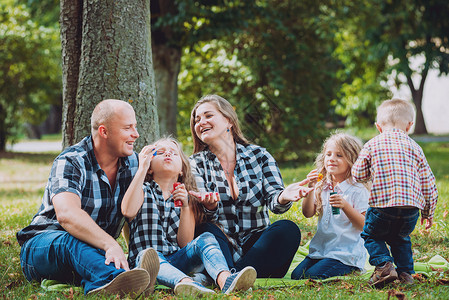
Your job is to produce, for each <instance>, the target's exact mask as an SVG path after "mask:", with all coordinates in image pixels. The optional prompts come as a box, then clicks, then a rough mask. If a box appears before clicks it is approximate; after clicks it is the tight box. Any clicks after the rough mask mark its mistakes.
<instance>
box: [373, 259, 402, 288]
mask: <svg viewBox="0 0 449 300" xmlns="http://www.w3.org/2000/svg"><path fill="white" fill-rule="evenodd" d="M396 279H398V273H397V272H396V269H395V268H394V266H393V264H392V263H391V262H387V263H385V264H384V265H383V266H382V267H376V268H375V269H374V272H373V275H371V278H370V279H369V281H368V284H369V285H371V286H374V287H375V288H382V287H384V286H385V285H386V284H388V283H390V282H392V281H395V280H396Z"/></svg>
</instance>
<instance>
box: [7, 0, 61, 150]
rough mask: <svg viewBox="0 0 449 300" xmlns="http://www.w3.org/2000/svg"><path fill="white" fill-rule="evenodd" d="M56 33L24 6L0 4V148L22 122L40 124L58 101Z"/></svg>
mask: <svg viewBox="0 0 449 300" xmlns="http://www.w3.org/2000/svg"><path fill="white" fill-rule="evenodd" d="M59 63H60V43H59V32H58V30H57V28H55V27H51V28H48V27H43V26H39V25H38V24H37V23H36V22H35V21H34V20H32V19H31V17H30V14H29V12H28V10H27V8H26V7H25V6H24V5H15V4H14V1H4V2H2V4H0V65H1V67H0V150H3V149H4V147H5V143H6V140H7V139H13V138H14V137H15V136H16V134H17V133H18V132H19V131H20V125H21V124H22V123H23V122H29V123H33V124H38V123H40V122H41V121H42V120H43V118H44V117H45V115H46V113H47V112H48V108H49V105H50V104H51V103H56V102H57V101H59V100H60V89H61V79H60V77H61V76H60V74H61V69H60V64H59Z"/></svg>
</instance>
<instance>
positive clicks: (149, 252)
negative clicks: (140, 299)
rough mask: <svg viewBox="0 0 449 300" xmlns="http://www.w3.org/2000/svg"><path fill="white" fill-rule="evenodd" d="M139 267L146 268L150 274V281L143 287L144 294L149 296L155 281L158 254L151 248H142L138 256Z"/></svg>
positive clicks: (157, 270) (157, 269)
mask: <svg viewBox="0 0 449 300" xmlns="http://www.w3.org/2000/svg"><path fill="white" fill-rule="evenodd" d="M139 264H140V265H139V267H140V268H142V269H144V270H146V271H147V272H148V275H150V283H148V286H147V288H146V289H145V292H144V295H145V296H149V295H150V294H152V293H153V292H154V284H155V283H156V277H157V273H158V272H159V256H158V255H157V252H156V250H154V249H153V248H147V249H145V250H143V254H142V257H141V258H140V262H139Z"/></svg>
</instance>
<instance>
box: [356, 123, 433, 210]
mask: <svg viewBox="0 0 449 300" xmlns="http://www.w3.org/2000/svg"><path fill="white" fill-rule="evenodd" d="M352 175H353V176H354V179H355V180H357V181H366V180H368V179H369V178H372V180H373V185H372V188H371V195H370V199H369V204H370V206H371V207H379V208H385V207H395V206H414V207H418V208H419V209H421V213H422V216H423V217H426V218H427V217H428V218H433V215H434V212H435V207H436V204H437V200H438V192H437V188H436V184H435V177H434V176H433V173H432V170H431V169H430V166H429V164H428V163H427V160H426V157H425V155H424V153H423V151H422V149H421V147H420V146H419V145H418V144H417V143H416V142H415V141H413V140H412V139H411V138H410V137H409V136H408V135H407V134H406V133H405V132H403V131H401V130H398V129H393V130H389V131H386V132H383V133H382V134H379V135H378V136H376V137H374V138H373V139H371V140H370V141H368V142H367V143H366V144H365V146H364V147H363V150H362V151H361V152H360V155H359V158H358V159H357V161H356V163H355V164H354V165H353V167H352Z"/></svg>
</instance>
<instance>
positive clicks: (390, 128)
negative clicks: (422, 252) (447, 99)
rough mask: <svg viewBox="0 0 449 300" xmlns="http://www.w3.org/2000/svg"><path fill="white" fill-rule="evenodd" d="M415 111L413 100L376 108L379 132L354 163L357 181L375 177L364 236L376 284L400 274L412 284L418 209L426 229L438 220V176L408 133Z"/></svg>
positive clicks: (371, 282)
mask: <svg viewBox="0 0 449 300" xmlns="http://www.w3.org/2000/svg"><path fill="white" fill-rule="evenodd" d="M414 115H415V111H414V108H413V106H412V104H411V103H410V102H407V101H404V100H400V99H392V100H387V101H384V102H383V103H382V104H381V105H380V106H379V107H378V109H377V123H376V127H377V129H378V130H379V132H380V134H379V135H377V136H376V137H374V138H373V139H371V140H370V141H368V142H367V143H366V144H365V146H364V147H363V149H362V151H361V152H360V154H359V158H358V159H357V161H356V163H355V164H354V166H353V167H352V175H353V176H354V178H355V180H356V181H362V182H365V181H368V180H370V179H372V181H373V185H372V189H371V194H370V198H369V205H370V208H368V210H367V212H366V215H365V225H364V227H363V231H362V233H361V236H362V238H363V239H364V240H365V248H366V249H367V250H368V254H369V262H370V264H371V265H373V266H375V267H376V268H375V270H374V272H373V274H372V276H371V278H370V279H369V282H368V283H369V284H370V285H372V286H374V287H376V288H380V287H383V286H384V285H385V284H387V283H389V282H392V281H394V280H396V279H397V278H399V279H400V281H401V282H402V283H406V284H411V283H413V281H414V280H413V277H412V276H411V274H413V273H415V272H414V270H413V253H412V244H411V241H410V234H411V233H412V232H413V229H414V228H415V225H416V222H417V220H418V217H419V210H421V224H423V222H424V220H426V229H429V228H430V227H431V226H432V223H433V215H434V212H435V206H436V204H437V200H438V192H437V188H436V185H435V177H434V176H433V173H432V170H431V169H430V167H429V164H428V163H427V160H426V157H425V155H424V153H423V151H422V149H421V147H420V146H419V145H418V144H417V143H416V142H415V141H413V140H412V139H411V138H410V137H409V136H408V135H407V132H408V131H409V129H410V128H411V127H412V125H413V119H414ZM386 244H388V245H389V246H390V250H389V249H388V248H387V245H386ZM390 251H391V255H390ZM393 262H394V264H395V265H396V267H397V269H395V268H394V266H393ZM398 274H399V276H398Z"/></svg>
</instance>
